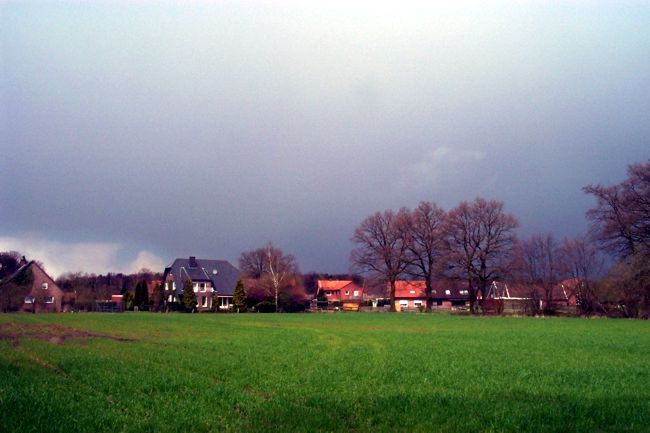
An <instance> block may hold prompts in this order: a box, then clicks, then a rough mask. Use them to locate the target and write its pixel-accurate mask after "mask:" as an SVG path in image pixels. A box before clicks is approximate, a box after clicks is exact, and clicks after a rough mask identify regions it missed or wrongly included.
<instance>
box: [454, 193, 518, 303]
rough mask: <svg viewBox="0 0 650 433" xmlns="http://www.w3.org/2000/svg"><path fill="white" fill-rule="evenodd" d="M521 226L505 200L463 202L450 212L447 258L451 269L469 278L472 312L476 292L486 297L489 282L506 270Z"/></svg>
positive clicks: (480, 199)
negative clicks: (518, 228) (517, 231)
mask: <svg viewBox="0 0 650 433" xmlns="http://www.w3.org/2000/svg"><path fill="white" fill-rule="evenodd" d="M518 225H519V224H518V222H517V220H516V219H515V217H514V216H512V215H511V214H507V213H505V212H504V211H503V203H502V202H498V201H494V200H490V201H488V200H485V199H482V198H477V199H476V200H474V202H472V203H469V202H466V201H464V202H462V203H460V204H459V205H458V206H457V207H456V208H454V209H452V210H451V211H449V213H448V215H447V223H446V224H445V235H446V241H447V243H448V251H449V257H448V258H449V262H450V265H451V266H452V268H453V269H456V270H457V271H459V273H460V274H461V275H462V276H464V277H465V278H466V279H467V282H468V290H469V298H470V309H471V311H472V312H474V311H475V303H476V299H477V294H479V293H480V294H481V296H482V297H484V296H485V293H486V289H487V287H488V285H489V284H490V283H491V282H492V281H493V280H495V279H496V278H498V277H500V276H501V275H503V274H504V273H505V271H506V269H507V263H508V262H509V259H510V256H511V253H512V248H513V244H514V242H515V232H514V230H515V229H516V228H517V227H518ZM475 283H476V286H475Z"/></svg>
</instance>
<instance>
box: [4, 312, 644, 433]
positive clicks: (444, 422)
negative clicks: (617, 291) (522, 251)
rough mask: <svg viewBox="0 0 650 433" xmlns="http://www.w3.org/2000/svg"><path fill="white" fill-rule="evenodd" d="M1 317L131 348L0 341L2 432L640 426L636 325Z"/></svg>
mask: <svg viewBox="0 0 650 433" xmlns="http://www.w3.org/2000/svg"><path fill="white" fill-rule="evenodd" d="M7 322H13V323H18V324H21V326H23V325H25V324H26V326H29V325H30V324H48V325H49V324H60V325H64V326H66V327H71V328H75V329H77V330H85V331H89V332H94V333H104V334H110V335H112V336H116V337H125V338H132V339H135V340H136V341H116V340H111V339H106V338H90V339H88V340H87V341H86V342H85V343H84V342H80V341H67V342H65V343H63V344H52V343H50V342H47V341H41V340H35V339H22V340H21V341H20V344H19V345H18V346H16V347H14V346H13V345H12V343H11V342H9V341H0V372H1V374H0V413H1V414H2V415H1V418H0V432H11V431H20V432H28V431H34V432H47V431H61V432H72V431H86V432H102V431H107V432H115V431H146V432H153V431H179V432H180V431H214V432H221V431H241V432H258V431H277V432H291V431H301V432H315V431H367V432H376V431H385V432H397V431H403V432H414V431H446V432H467V431H481V432H490V431H510V432H540V431H548V432H561V431H582V432H598V431H608V432H626V431H630V432H648V431H650V322H647V321H627V320H606V319H596V320H590V319H557V318H552V319H535V318H480V317H479V318H474V317H458V316H441V315H424V314H422V315H415V314H402V315H400V314H381V313H378V314H372V313H368V314H363V313H339V314H297V315H282V314H280V315H262V314H239V315H237V314H230V315H224V314H201V315H181V314H154V313H124V314H57V315H54V314H52V315H29V314H23V315H0V325H2V324H6V323H7ZM5 326H6V325H5Z"/></svg>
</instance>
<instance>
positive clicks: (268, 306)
mask: <svg viewBox="0 0 650 433" xmlns="http://www.w3.org/2000/svg"><path fill="white" fill-rule="evenodd" d="M255 309H256V310H257V311H259V312H260V313H275V304H274V303H273V302H271V301H262V302H260V303H259V304H257V305H255Z"/></svg>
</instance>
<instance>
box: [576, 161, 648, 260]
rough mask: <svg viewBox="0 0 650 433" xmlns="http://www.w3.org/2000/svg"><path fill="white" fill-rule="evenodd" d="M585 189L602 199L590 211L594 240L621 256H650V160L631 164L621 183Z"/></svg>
mask: <svg viewBox="0 0 650 433" xmlns="http://www.w3.org/2000/svg"><path fill="white" fill-rule="evenodd" d="M583 189H584V191H585V192H586V193H587V194H592V195H593V196H595V197H596V199H597V200H598V201H597V205H596V207H594V208H592V209H589V211H588V212H587V218H589V220H591V227H590V229H591V235H592V236H593V238H594V239H596V240H597V241H598V242H600V244H601V245H602V246H603V247H604V248H605V249H607V250H608V251H610V252H613V253H615V254H617V255H619V256H620V257H628V256H632V255H635V254H637V253H639V252H640V253H642V254H645V255H650V160H649V161H648V162H646V163H645V164H633V165H630V166H629V167H628V178H627V179H626V180H624V181H623V182H621V183H619V184H615V185H611V186H602V185H589V186H586V187H585V188H583Z"/></svg>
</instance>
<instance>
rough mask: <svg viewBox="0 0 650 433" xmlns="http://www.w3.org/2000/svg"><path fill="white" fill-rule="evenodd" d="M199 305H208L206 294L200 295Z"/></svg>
mask: <svg viewBox="0 0 650 433" xmlns="http://www.w3.org/2000/svg"><path fill="white" fill-rule="evenodd" d="M201 306H202V307H207V306H208V297H207V296H202V297H201Z"/></svg>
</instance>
